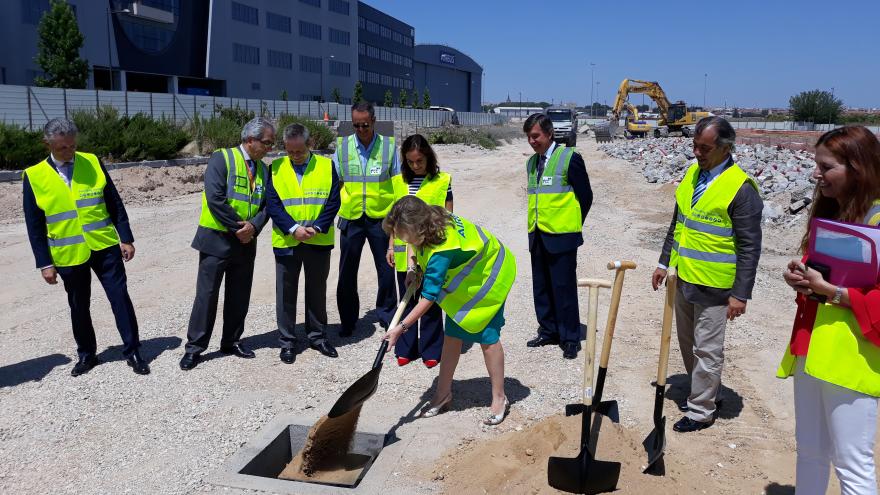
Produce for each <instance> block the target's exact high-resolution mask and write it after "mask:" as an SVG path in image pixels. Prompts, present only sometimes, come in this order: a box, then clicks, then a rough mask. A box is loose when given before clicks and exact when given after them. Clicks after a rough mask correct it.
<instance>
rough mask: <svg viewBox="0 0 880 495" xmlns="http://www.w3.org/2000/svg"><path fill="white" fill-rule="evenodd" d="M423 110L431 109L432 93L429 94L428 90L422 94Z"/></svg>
mask: <svg viewBox="0 0 880 495" xmlns="http://www.w3.org/2000/svg"><path fill="white" fill-rule="evenodd" d="M422 108H424V109H425V110H427V109H429V108H431V93H429V92H428V88H425V91H424V92H423V93H422Z"/></svg>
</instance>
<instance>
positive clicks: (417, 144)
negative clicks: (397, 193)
mask: <svg viewBox="0 0 880 495" xmlns="http://www.w3.org/2000/svg"><path fill="white" fill-rule="evenodd" d="M413 150H418V151H419V152H420V153H421V154H423V155H425V162H427V163H426V166H425V172H426V174H427V178H428V180H431V179H433V178H434V176H436V175H437V174H438V173H439V172H440V167H439V166H438V165H437V155H436V154H435V153H434V150H433V149H432V148H431V143H429V142H428V140H427V139H425V136H422V135H421V134H413V135H411V136H408V137H407V138H406V139H404V140H403V144H401V145H400V164H401V167H400V173H401V174H403V181H404V182H406V183H407V184H409V183H410V182H412V180H413V178H414V177H415V176H416V174H414V173H413V171H412V169H411V168H409V163H408V162H407V160H406V154H407V153H409V152H410V151H413Z"/></svg>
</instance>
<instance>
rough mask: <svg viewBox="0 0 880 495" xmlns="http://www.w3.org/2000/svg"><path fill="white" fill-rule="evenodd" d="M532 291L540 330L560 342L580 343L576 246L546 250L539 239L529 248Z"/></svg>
mask: <svg viewBox="0 0 880 495" xmlns="http://www.w3.org/2000/svg"><path fill="white" fill-rule="evenodd" d="M531 260H532V292H533V294H534V297H535V314H536V315H537V317H538V324H539V325H540V326H541V328H540V330H539V333H540V335H543V336H545V337H552V338H558V339H559V342H560V343H562V344H565V343H569V342H575V343H578V345H580V317H579V315H578V294H577V273H576V272H577V249H572V250H571V251H564V252H562V253H549V252H548V251H547V249H546V248H545V247H544V243H543V242H542V241H541V239H540V238H538V239H535V242H534V244H533V245H532V251H531Z"/></svg>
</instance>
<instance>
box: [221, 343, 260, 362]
mask: <svg viewBox="0 0 880 495" xmlns="http://www.w3.org/2000/svg"><path fill="white" fill-rule="evenodd" d="M220 352H222V353H223V354H234V355H236V356H238V357H240V358H245V359H253V358H255V357H257V355H256V354H254V351H252V350H250V349H248V348H247V347H245V346H243V345H241V344H232V346H230V347H221V348H220Z"/></svg>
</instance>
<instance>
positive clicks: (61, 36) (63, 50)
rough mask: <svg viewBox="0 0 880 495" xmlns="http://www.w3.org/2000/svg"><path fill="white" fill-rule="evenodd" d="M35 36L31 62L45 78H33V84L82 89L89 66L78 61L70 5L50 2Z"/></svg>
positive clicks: (79, 44) (61, 0)
mask: <svg viewBox="0 0 880 495" xmlns="http://www.w3.org/2000/svg"><path fill="white" fill-rule="evenodd" d="M37 33H38V38H37V56H36V58H35V59H34V61H35V62H36V63H37V65H39V66H40V67H41V68H42V69H43V72H44V73H45V77H43V76H39V77H37V78H36V79H34V83H35V84H36V85H37V86H47V87H52V88H73V89H83V88H85V87H86V82H87V81H88V78H89V63H88V61H86V60H83V59H81V58H80V57H79V50H80V48H82V46H83V41H84V38H83V35H82V33H81V32H80V31H79V26H77V24H76V17H75V16H74V15H73V9H71V8H70V5H68V4H67V2H65V1H64V0H52V4H51V6H50V7H49V10H48V11H46V13H45V14H43V18H42V19H40V25H39V26H38V27H37ZM111 77H112V76H111Z"/></svg>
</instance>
